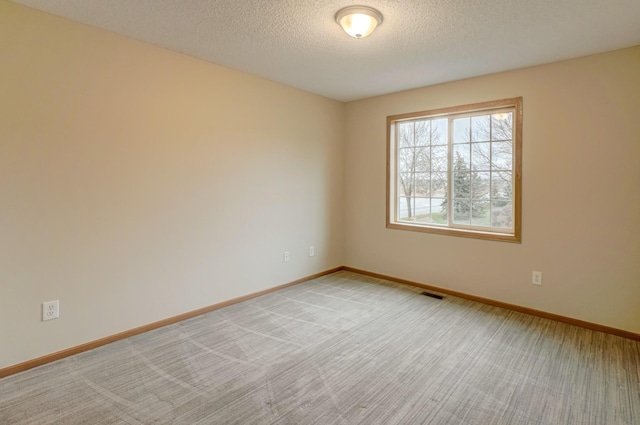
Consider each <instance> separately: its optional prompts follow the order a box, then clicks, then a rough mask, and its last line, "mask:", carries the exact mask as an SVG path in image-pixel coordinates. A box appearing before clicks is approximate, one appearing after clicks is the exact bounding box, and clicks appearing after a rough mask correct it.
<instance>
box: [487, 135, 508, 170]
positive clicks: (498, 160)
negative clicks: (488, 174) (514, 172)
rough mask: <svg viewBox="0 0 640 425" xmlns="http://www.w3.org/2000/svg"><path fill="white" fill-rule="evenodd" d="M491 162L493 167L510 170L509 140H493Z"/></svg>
mask: <svg viewBox="0 0 640 425" xmlns="http://www.w3.org/2000/svg"><path fill="white" fill-rule="evenodd" d="M491 162H492V166H493V168H494V169H498V170H511V169H512V167H513V152H512V145H511V142H493V143H492V144H491Z"/></svg>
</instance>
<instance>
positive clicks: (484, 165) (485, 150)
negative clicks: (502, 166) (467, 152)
mask: <svg viewBox="0 0 640 425" xmlns="http://www.w3.org/2000/svg"><path fill="white" fill-rule="evenodd" d="M471 168H472V169H473V170H474V171H489V170H490V169H491V143H474V144H472V145H471Z"/></svg>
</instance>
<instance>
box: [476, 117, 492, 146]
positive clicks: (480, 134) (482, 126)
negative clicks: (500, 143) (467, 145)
mask: <svg viewBox="0 0 640 425" xmlns="http://www.w3.org/2000/svg"><path fill="white" fill-rule="evenodd" d="M489 140H491V118H490V116H489V115H482V116H479V117H472V118H471V141H472V142H488V141H489Z"/></svg>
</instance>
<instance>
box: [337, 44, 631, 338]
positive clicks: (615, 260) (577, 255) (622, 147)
mask: <svg viewBox="0 0 640 425" xmlns="http://www.w3.org/2000/svg"><path fill="white" fill-rule="evenodd" d="M515 96H523V98H524V99H523V100H524V124H523V130H524V133H523V214H522V215H523V228H522V229H523V231H522V243H521V244H510V243H504V242H490V241H482V240H475V239H465V238H459V237H451V236H439V235H431V234H424V233H416V232H408V231H401V230H388V229H386V228H385V157H386V152H385V143H386V140H385V117H386V116H387V115H391V114H401V113H406V112H412V111H420V110H426V109H432V108H440V107H446V106H453V105H460V104H466V103H473V102H480V101H486V100H493V99H501V98H508V97H515ZM639 113H640V47H635V48H631V49H625V50H620V51H616V52H611V53H608V54H604V55H597V56H591V57H585V58H581V59H576V60H570V61H565V62H560V63H554V64H549V65H544V66H539V67H534V68H528V69H522V70H517V71H513V72H506V73H501V74H496V75H490V76H486V77H481V78H475V79H470V80H464V81H458V82H454V83H450V84H443V85H438V86H432V87H427V88H423V89H417V90H411V91H406V92H402V93H396V94H392V95H388V96H381V97H376V98H372V99H368V100H363V101H359V102H352V103H349V104H348V105H347V146H346V186H345V201H346V220H345V223H346V227H345V229H346V232H347V233H346V235H347V239H346V245H345V260H346V264H347V265H349V266H352V267H356V268H361V269H366V270H369V271H373V272H378V273H382V274H387V275H392V276H395V277H399V278H404V279H409V280H414V281H418V282H422V283H426V284H432V285H437V286H440V287H443V288H449V289H452V290H456V291H461V292H465V293H469V294H474V295H478V296H481V297H486V298H491V299H495V300H500V301H504V302H508V303H512V304H517V305H521V306H526V307H531V308H534V309H539V310H543V311H547V312H551V313H555V314H560V315H564V316H569V317H573V318H577V319H581V320H586V321H589V322H594V323H598V324H601V325H606V326H612V327H616V328H620V329H624V330H627V331H632V332H638V333H640V167H639V166H638V162H639V161H640V119H639V118H638V114H639ZM532 270H540V271H542V272H543V273H544V282H543V285H542V286H541V287H538V286H534V285H532V284H531V271H532Z"/></svg>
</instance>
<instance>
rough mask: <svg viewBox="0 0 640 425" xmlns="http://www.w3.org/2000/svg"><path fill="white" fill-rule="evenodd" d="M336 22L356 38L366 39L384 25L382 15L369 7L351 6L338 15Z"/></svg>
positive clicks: (340, 11) (341, 10)
mask: <svg viewBox="0 0 640 425" xmlns="http://www.w3.org/2000/svg"><path fill="white" fill-rule="evenodd" d="M336 22H337V23H338V24H340V26H341V27H342V29H344V31H345V32H346V33H347V34H349V35H350V36H351V37H354V38H364V37H366V36H368V35H369V34H371V33H372V32H373V30H375V29H376V27H377V26H378V25H380V24H381V23H382V13H380V12H378V11H377V10H375V9H373V8H371V7H367V6H349V7H345V8H344V9H340V10H339V11H338V13H336Z"/></svg>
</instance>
